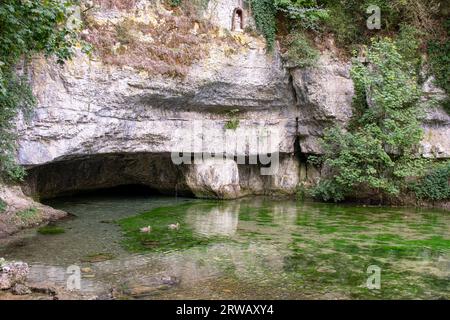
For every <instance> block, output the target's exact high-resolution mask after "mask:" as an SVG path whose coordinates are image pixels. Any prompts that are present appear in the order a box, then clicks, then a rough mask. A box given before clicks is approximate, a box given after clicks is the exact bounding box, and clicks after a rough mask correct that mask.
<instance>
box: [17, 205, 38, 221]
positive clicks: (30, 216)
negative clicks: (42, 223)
mask: <svg viewBox="0 0 450 320" xmlns="http://www.w3.org/2000/svg"><path fill="white" fill-rule="evenodd" d="M38 214H39V211H38V210H37V209H36V208H28V209H25V210H22V211H19V212H18V213H17V216H18V217H19V219H20V220H22V221H23V222H29V221H31V220H34V219H35V218H36V217H37V215H38Z"/></svg>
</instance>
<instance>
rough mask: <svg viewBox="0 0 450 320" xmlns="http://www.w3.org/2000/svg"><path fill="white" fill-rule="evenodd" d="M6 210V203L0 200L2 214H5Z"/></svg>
mask: <svg viewBox="0 0 450 320" xmlns="http://www.w3.org/2000/svg"><path fill="white" fill-rule="evenodd" d="M5 210H6V202H5V201H3V199H2V198H0V213H2V212H4V211H5Z"/></svg>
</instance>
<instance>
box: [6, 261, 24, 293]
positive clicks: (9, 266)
mask: <svg viewBox="0 0 450 320" xmlns="http://www.w3.org/2000/svg"><path fill="white" fill-rule="evenodd" d="M29 271H30V268H29V267H28V264H26V263H24V262H10V263H4V264H3V266H2V267H1V268H0V290H6V289H10V288H12V287H13V286H14V285H15V284H17V283H23V282H25V280H26V279H27V276H28V272H29Z"/></svg>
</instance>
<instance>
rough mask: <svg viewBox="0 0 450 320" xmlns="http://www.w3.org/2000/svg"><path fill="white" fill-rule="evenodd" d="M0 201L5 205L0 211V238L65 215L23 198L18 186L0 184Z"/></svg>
mask: <svg viewBox="0 0 450 320" xmlns="http://www.w3.org/2000/svg"><path fill="white" fill-rule="evenodd" d="M0 200H1V201H2V203H4V204H5V207H4V208H3V211H0V238H3V237H6V236H8V235H10V234H13V233H15V232H17V231H18V230H20V229H22V228H26V227H31V226H36V225H38V224H40V223H42V222H45V221H49V220H57V219H60V218H62V217H64V216H66V215H67V214H66V213H65V212H63V211H60V210H55V209H53V208H50V207H48V206H45V205H42V204H40V203H38V202H36V201H33V200H32V199H31V198H29V197H27V196H25V195H24V194H23V192H22V190H21V188H20V187H18V186H7V185H3V184H1V183H0Z"/></svg>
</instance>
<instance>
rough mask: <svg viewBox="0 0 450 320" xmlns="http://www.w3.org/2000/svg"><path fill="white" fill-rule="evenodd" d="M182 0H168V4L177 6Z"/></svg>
mask: <svg viewBox="0 0 450 320" xmlns="http://www.w3.org/2000/svg"><path fill="white" fill-rule="evenodd" d="M182 2H183V0H169V4H170V5H171V6H172V7H178V6H180V5H181V3H182Z"/></svg>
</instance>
